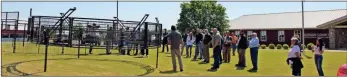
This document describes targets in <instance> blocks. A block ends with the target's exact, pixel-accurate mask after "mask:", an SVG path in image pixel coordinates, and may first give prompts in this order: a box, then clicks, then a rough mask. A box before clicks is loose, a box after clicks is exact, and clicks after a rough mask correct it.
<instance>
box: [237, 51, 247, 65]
mask: <svg viewBox="0 0 347 78" xmlns="http://www.w3.org/2000/svg"><path fill="white" fill-rule="evenodd" d="M245 51H246V49H239V63H238V64H239V65H240V66H246V57H245Z"/></svg>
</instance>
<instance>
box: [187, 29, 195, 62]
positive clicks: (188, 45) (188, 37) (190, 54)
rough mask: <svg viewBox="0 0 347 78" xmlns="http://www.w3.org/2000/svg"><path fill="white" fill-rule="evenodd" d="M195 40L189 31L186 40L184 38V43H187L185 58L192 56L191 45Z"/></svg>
mask: <svg viewBox="0 0 347 78" xmlns="http://www.w3.org/2000/svg"><path fill="white" fill-rule="evenodd" d="M194 41H195V37H194V36H193V33H192V32H190V33H189V34H188V36H187V40H186V43H187V48H186V52H187V54H186V55H187V56H186V57H187V58H189V57H192V46H193V43H194Z"/></svg>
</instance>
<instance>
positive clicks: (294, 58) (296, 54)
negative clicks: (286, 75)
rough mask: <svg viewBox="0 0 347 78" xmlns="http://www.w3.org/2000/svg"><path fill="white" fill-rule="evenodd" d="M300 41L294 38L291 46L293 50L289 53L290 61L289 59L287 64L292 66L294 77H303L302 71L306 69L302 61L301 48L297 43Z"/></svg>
mask: <svg viewBox="0 0 347 78" xmlns="http://www.w3.org/2000/svg"><path fill="white" fill-rule="evenodd" d="M297 42H298V39H297V38H295V37H293V38H292V39H291V46H292V48H291V49H290V50H289V53H288V59H287V64H290V65H291V68H292V75H294V76H301V69H302V68H303V67H304V66H303V64H302V62H301V59H302V57H301V56H300V47H299V45H300V44H298V43H297Z"/></svg>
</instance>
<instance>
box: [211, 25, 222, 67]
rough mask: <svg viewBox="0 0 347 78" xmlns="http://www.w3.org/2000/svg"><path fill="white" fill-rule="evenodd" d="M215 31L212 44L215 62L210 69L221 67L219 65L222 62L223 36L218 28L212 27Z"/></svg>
mask: <svg viewBox="0 0 347 78" xmlns="http://www.w3.org/2000/svg"><path fill="white" fill-rule="evenodd" d="M212 31H213V34H214V35H213V37H212V45H213V47H212V48H213V58H214V63H213V67H212V68H211V69H209V71H215V70H217V69H218V68H219V65H220V64H221V61H220V57H221V49H222V47H221V39H222V36H221V35H220V34H219V33H218V31H217V29H216V28H213V29H212Z"/></svg>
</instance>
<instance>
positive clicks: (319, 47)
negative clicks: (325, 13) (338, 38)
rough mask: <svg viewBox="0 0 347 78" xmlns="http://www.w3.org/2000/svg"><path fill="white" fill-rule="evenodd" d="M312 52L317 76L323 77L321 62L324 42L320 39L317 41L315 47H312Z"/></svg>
mask: <svg viewBox="0 0 347 78" xmlns="http://www.w3.org/2000/svg"><path fill="white" fill-rule="evenodd" d="M312 48H313V49H312V52H314V62H315V64H316V67H317V71H318V74H319V76H324V73H323V68H322V62H323V52H324V42H323V40H322V39H317V41H316V46H312Z"/></svg>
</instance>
